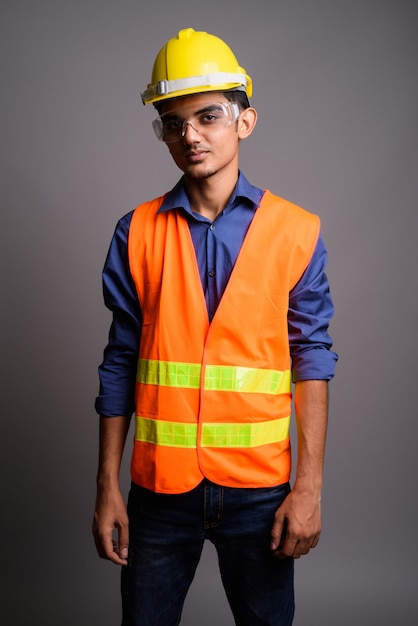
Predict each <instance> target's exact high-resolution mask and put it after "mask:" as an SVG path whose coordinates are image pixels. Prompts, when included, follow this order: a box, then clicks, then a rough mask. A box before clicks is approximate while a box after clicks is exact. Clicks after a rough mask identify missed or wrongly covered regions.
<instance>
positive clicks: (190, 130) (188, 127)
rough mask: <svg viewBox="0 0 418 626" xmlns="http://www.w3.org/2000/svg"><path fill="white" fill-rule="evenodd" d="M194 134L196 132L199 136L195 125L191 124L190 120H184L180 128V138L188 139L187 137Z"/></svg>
mask: <svg viewBox="0 0 418 626" xmlns="http://www.w3.org/2000/svg"><path fill="white" fill-rule="evenodd" d="M186 133H187V137H186ZM195 134H198V135H199V136H200V133H199V131H198V129H197V128H196V127H195V126H193V122H192V121H191V120H184V122H183V126H182V129H181V137H182V139H184V138H186V139H188V138H189V137H194V135H195Z"/></svg>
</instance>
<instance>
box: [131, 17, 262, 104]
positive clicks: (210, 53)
mask: <svg viewBox="0 0 418 626" xmlns="http://www.w3.org/2000/svg"><path fill="white" fill-rule="evenodd" d="M228 89H239V90H242V91H245V92H246V94H247V96H248V98H251V95H252V81H251V78H250V77H249V76H248V74H247V73H246V71H245V69H244V68H243V67H240V66H239V65H238V61H237V59H236V57H235V55H234V53H233V52H232V50H231V49H230V48H229V46H228V45H227V44H226V43H225V42H224V41H222V39H219V37H215V35H210V34H209V33H205V32H203V31H195V30H194V29H193V28H185V29H184V30H181V31H180V32H179V33H178V35H177V37H173V38H172V39H169V40H168V42H167V43H166V44H165V46H164V47H163V48H161V50H160V51H159V53H158V55H157V58H156V59H155V62H154V67H153V70H152V77H151V83H149V84H148V86H147V89H145V91H144V92H143V93H141V98H142V102H143V103H144V104H151V103H153V102H161V101H162V100H168V99H169V98H177V97H179V96H187V95H189V94H194V93H205V92H208V91H226V90H228Z"/></svg>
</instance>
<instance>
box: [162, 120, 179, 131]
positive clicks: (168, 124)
mask: <svg viewBox="0 0 418 626" xmlns="http://www.w3.org/2000/svg"><path fill="white" fill-rule="evenodd" d="M163 125H164V130H166V131H171V130H178V129H179V128H180V126H181V122H180V121H179V120H166V121H163Z"/></svg>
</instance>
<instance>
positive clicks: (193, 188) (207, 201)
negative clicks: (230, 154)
mask: <svg viewBox="0 0 418 626" xmlns="http://www.w3.org/2000/svg"><path fill="white" fill-rule="evenodd" d="M237 180H238V172H237V174H236V177H235V178H232V179H231V176H228V177H222V176H217V175H215V176H209V177H208V178H203V179H193V178H188V177H185V178H184V186H185V189H186V193H187V196H188V198H189V202H190V206H191V209H192V210H193V211H195V213H200V215H203V216H204V217H207V218H208V219H209V220H211V221H212V222H213V221H214V220H215V219H216V217H217V216H218V215H219V213H221V212H222V211H223V210H224V208H225V207H226V205H227V204H228V201H229V199H230V197H231V194H232V192H233V191H234V188H235V185H236V184H237Z"/></svg>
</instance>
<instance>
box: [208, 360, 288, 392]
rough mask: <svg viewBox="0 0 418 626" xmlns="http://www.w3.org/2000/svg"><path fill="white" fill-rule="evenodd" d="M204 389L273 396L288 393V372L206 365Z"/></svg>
mask: <svg viewBox="0 0 418 626" xmlns="http://www.w3.org/2000/svg"><path fill="white" fill-rule="evenodd" d="M205 389H207V390H212V391H244V392H245V393H267V394H274V395H277V394H280V393H289V392H290V370H285V371H284V372H280V371H278V370H267V369H259V368H256V367H233V366H228V365H208V366H207V368H206V372H205Z"/></svg>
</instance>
